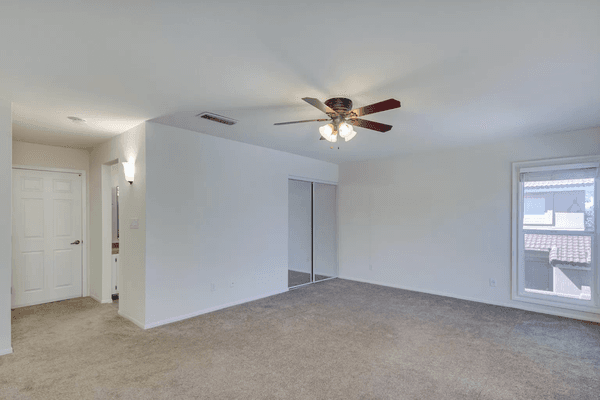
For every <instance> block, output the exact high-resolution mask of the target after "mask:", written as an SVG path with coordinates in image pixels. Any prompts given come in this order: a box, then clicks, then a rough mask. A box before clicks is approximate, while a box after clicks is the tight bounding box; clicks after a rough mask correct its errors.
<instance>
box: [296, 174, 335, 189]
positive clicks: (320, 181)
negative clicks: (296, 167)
mask: <svg viewBox="0 0 600 400" xmlns="http://www.w3.org/2000/svg"><path fill="white" fill-rule="evenodd" d="M288 179H292V180H294V181H303V182H309V183H311V182H314V183H325V184H327V185H334V186H337V185H338V183H337V182H331V181H325V180H322V179H314V178H307V177H305V176H296V175H288Z"/></svg>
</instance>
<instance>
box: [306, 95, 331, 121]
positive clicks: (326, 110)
mask: <svg viewBox="0 0 600 400" xmlns="http://www.w3.org/2000/svg"><path fill="white" fill-rule="evenodd" d="M302 100H304V101H305V102H307V103H308V104H310V105H311V106H313V107H317V108H318V109H319V110H321V111H323V112H324V113H325V114H327V115H329V116H330V117H332V118H333V117H336V116H337V115H338V113H337V112H336V111H335V110H334V109H333V108H330V107H328V106H326V105H325V104H324V103H322V102H321V100H319V99H313V98H312V97H303V98H302Z"/></svg>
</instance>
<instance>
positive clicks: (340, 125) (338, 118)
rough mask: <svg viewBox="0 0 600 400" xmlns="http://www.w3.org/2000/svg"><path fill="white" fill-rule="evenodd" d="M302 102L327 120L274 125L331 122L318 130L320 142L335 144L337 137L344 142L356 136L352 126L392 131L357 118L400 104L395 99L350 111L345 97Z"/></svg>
mask: <svg viewBox="0 0 600 400" xmlns="http://www.w3.org/2000/svg"><path fill="white" fill-rule="evenodd" d="M302 100H304V101H306V102H307V103H308V104H310V105H311V106H313V107H316V108H318V109H319V110H321V111H323V112H324V113H325V114H327V116H328V117H329V118H322V119H309V120H305V121H291V122H278V123H276V124H275V125H288V124H299V123H302V122H314V121H331V122H330V123H329V124H327V125H323V126H322V127H320V128H319V132H320V133H321V138H320V140H327V141H330V142H337V137H338V136H340V137H341V138H343V139H345V140H346V141H349V140H351V139H352V138H353V137H354V136H356V131H355V130H354V129H353V127H352V126H358V127H360V128H367V129H371V130H374V131H378V132H387V131H389V130H390V129H392V126H391V125H386V124H382V123H379V122H373V121H369V120H366V119H362V118H358V117H362V116H363V115H369V114H375V113H378V112H381V111H387V110H392V109H394V108H399V107H400V102H399V101H398V100H396V99H388V100H384V101H380V102H379V103H375V104H371V105H368V106H364V107H361V108H355V109H352V100H350V99H347V98H345V97H334V98H331V99H329V100H326V101H325V103H324V104H323V103H322V102H321V101H320V100H318V99H314V98H312V97H304V98H303V99H302Z"/></svg>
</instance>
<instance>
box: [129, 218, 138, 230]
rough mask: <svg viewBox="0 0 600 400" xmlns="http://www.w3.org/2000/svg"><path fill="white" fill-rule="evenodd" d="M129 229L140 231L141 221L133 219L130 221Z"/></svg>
mask: <svg viewBox="0 0 600 400" xmlns="http://www.w3.org/2000/svg"><path fill="white" fill-rule="evenodd" d="M129 228H130V229H140V221H139V220H138V219H137V218H132V219H131V220H130V221H129Z"/></svg>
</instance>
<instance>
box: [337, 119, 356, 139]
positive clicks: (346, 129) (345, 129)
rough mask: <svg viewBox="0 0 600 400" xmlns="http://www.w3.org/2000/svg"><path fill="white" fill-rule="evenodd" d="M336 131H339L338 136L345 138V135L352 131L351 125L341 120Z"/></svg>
mask: <svg viewBox="0 0 600 400" xmlns="http://www.w3.org/2000/svg"><path fill="white" fill-rule="evenodd" d="M338 131H339V133H340V137H342V138H345V137H346V136H348V135H350V134H351V133H352V131H353V129H352V126H351V125H349V124H347V123H345V122H342V123H341V124H340V127H339V128H338Z"/></svg>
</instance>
